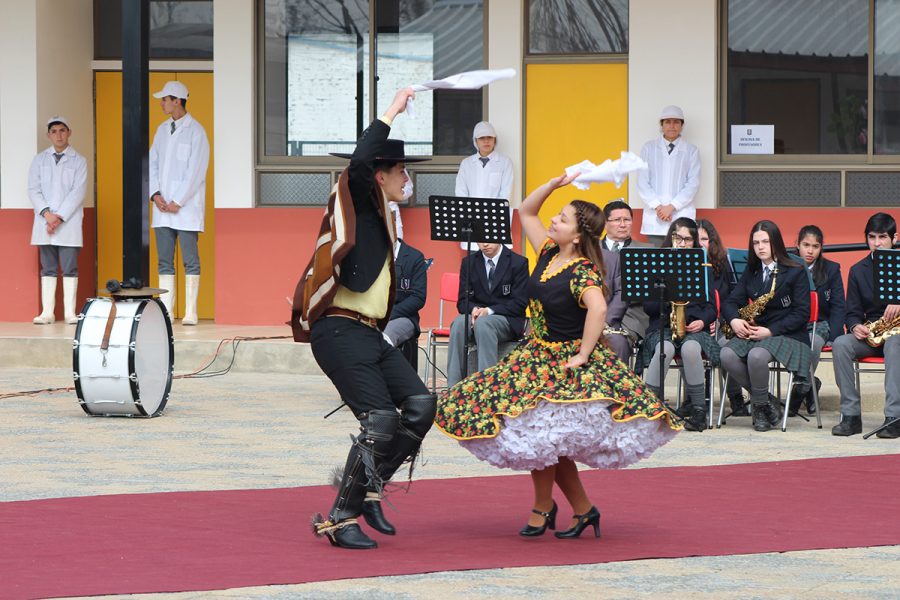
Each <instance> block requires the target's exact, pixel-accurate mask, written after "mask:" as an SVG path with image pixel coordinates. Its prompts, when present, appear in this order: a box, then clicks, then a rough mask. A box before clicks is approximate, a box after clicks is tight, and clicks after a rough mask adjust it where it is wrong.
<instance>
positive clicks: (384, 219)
mask: <svg viewBox="0 0 900 600" xmlns="http://www.w3.org/2000/svg"><path fill="white" fill-rule="evenodd" d="M414 96H415V93H414V92H413V91H412V89H410V88H405V89H402V90H400V91H398V92H397V94H396V95H395V96H394V100H393V102H392V103H391V105H390V106H389V107H388V109H387V111H386V112H385V113H384V115H383V116H382V117H381V118H380V119H376V120H374V121H373V122H372V124H371V125H369V128H368V129H366V130H365V131H364V132H363V134H362V136H361V137H360V138H359V141H358V142H357V145H356V150H355V151H354V152H353V154H352V155H347V154H335V156H340V157H342V158H349V159H350V165H349V166H348V167H347V168H346V169H344V171H343V172H342V173H341V176H340V178H339V180H338V183H337V185H336V186H335V188H334V190H333V191H332V194H331V198H330V199H329V202H328V208H327V209H326V213H325V217H324V219H323V221H322V226H321V229H320V232H319V236H318V242H317V246H316V250H315V253H314V255H313V257H312V259H311V260H310V262H309V265H308V266H307V268H306V271H305V273H304V277H303V279H301V280H300V283H299V284H298V285H297V290H296V292H295V294H294V305H293V307H294V311H293V315H292V318H291V325H292V327H293V330H294V339H295V340H296V341H309V342H310V343H311V344H312V351H313V356H314V357H315V359H316V362H317V363H318V364H319V366H320V367H321V368H322V371H324V372H325V374H326V375H328V377H329V378H330V379H331V381H332V382H333V383H334V385H335V387H336V388H337V390H338V392H339V393H340V395H341V400H343V401H344V402H345V403H346V404H347V406H349V407H350V410H352V411H353V414H354V416H355V417H356V418H357V419H358V420H359V425H360V434H359V436H358V437H356V438H355V439H354V441H353V444H352V446H351V447H350V453H349V455H348V456H347V463H346V466H345V467H344V471H343V474H342V476H341V480H340V484H339V486H338V493H337V497H336V498H335V501H334V504H333V505H332V507H331V511H330V513H329V515H328V517H327V519H326V518H324V517H322V516H321V515H316V517H314V520H313V528H314V531H315V533H316V535H319V536H327V537H328V539H329V541H330V542H331V544H332V545H334V546H339V547H341V548H352V549H368V548H377V547H378V544H377V543H376V542H375V541H374V540H372V539H371V538H369V536H367V535H366V534H365V533H363V531H362V529H360V527H359V525H358V523H357V518H358V517H359V516H360V514H362V516H363V517H364V518H365V520H366V523H368V524H369V525H370V526H371V527H373V528H374V529H375V530H377V531H380V532H381V533H384V534H387V535H393V534H394V533H395V529H394V527H393V526H392V525H391V524H390V523H389V522H388V521H387V520H386V519H385V517H384V514H383V513H382V510H381V502H380V500H381V494H382V488H383V486H384V483H385V482H387V481H388V480H389V479H390V478H391V477H392V476H393V475H394V473H395V472H396V471H397V469H399V468H400V466H401V465H402V464H403V463H404V462H405V461H406V460H410V461H412V460H415V456H416V453H417V452H418V450H419V446H420V445H421V443H422V438H424V436H425V434H426V433H427V432H428V430H429V429H430V428H431V423H432V421H433V420H434V415H435V403H436V398H435V396H433V395H431V394H429V393H428V389H427V388H426V387H425V385H424V384H423V383H422V380H421V379H419V376H418V375H417V374H416V372H415V371H414V370H413V368H412V367H411V366H410V364H409V363H408V362H407V361H406V359H405V358H403V355H402V354H401V353H400V351H399V350H397V349H396V348H394V347H393V346H391V345H390V344H389V343H388V342H387V341H386V340H385V338H384V337H383V336H382V334H381V331H380V329H383V328H384V326H385V325H386V324H387V320H388V317H389V315H390V314H391V306H392V304H393V301H394V291H395V289H396V286H395V284H394V253H393V244H394V241H395V239H396V236H395V233H394V227H393V222H392V218H391V211H390V208H389V207H388V202H389V201H391V200H393V201H400V200H402V199H403V187H404V184H405V183H406V182H407V180H408V177H407V175H406V173H405V171H404V168H405V163H407V162H418V161H422V160H428V159H423V158H418V159H415V158H408V157H406V156H405V155H404V149H403V142H402V141H400V140H390V139H387V136H388V132H389V131H390V128H391V123H392V122H393V119H394V117H396V116H397V115H398V114H399V113H401V112H403V111H404V110H405V108H406V101H407V100H408V99H410V98H413V97H414ZM398 409H399V414H398Z"/></svg>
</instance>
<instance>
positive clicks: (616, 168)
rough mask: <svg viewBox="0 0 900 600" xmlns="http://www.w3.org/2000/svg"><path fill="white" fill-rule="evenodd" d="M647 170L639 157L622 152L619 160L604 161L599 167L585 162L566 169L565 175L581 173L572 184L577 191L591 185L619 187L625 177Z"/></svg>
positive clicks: (631, 153) (645, 164)
mask: <svg viewBox="0 0 900 600" xmlns="http://www.w3.org/2000/svg"><path fill="white" fill-rule="evenodd" d="M647 168H649V167H648V166H647V163H646V162H644V161H643V159H641V157H640V156H638V155H637V154H635V153H633V152H622V156H621V158H618V159H616V160H609V159H606V160H605V161H603V162H602V163H601V164H600V165H595V164H593V163H592V162H590V161H588V160H585V161H582V162H580V163H578V164H577V165H572V166H571V167H568V168H566V174H567V175H571V174H572V173H581V175H579V176H578V177H576V178H575V181H573V182H572V185H574V186H575V187H576V188H578V189H579V190H586V189H588V188H589V187H590V186H591V184H592V183H614V184H616V187H620V186H621V185H622V182H623V181H625V176H626V175H628V174H629V173H633V172H634V171H640V170H642V169H647Z"/></svg>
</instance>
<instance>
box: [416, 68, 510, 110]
mask: <svg viewBox="0 0 900 600" xmlns="http://www.w3.org/2000/svg"><path fill="white" fill-rule="evenodd" d="M515 76H516V70H515V69H493V70H488V69H482V70H480V71H466V72H465V73H457V74H456V75H451V76H450V77H444V78H443V79H436V80H434V81H426V82H425V83H417V84H414V85H412V86H410V87H411V88H412V89H413V90H414V91H416V92H427V91H430V90H477V89H480V88H483V87H484V86H486V85H488V84H489V83H493V82H495V81H498V80H500V79H512V78H513V77H515ZM406 113H407V114H408V115H409V116H410V117H411V118H414V117H415V116H416V113H415V109H414V108H413V102H412V100H407V101H406Z"/></svg>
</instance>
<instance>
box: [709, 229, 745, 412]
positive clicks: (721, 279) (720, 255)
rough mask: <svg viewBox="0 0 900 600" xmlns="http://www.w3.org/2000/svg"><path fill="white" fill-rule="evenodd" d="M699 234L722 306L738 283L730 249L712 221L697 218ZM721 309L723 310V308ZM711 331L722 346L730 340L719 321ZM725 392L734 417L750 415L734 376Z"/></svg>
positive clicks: (713, 284)
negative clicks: (729, 255)
mask: <svg viewBox="0 0 900 600" xmlns="http://www.w3.org/2000/svg"><path fill="white" fill-rule="evenodd" d="M697 235H698V236H699V237H700V245H701V246H703V247H704V248H706V257H707V258H708V259H709V262H710V263H711V264H712V273H711V277H712V287H713V288H714V289H715V290H717V291H718V292H719V305H720V306H721V304H722V302H725V298H727V297H728V295H729V294H730V293H731V290H733V289H734V286H735V285H736V284H737V279H736V277H735V274H734V267H733V266H732V265H731V260H730V259H729V258H728V251H727V250H726V249H725V245H724V244H723V243H722V238H721V237H719V232H718V231H717V230H716V227H715V225H713V224H712V222H711V221H708V220H707V219H697ZM719 310H720V311H721V308H720V309H719ZM709 333H710V335H712V336H713V337H714V338H716V341H718V342H719V345H720V346H724V345H725V342H727V341H728V340H727V339H725V336H724V335H722V332H721V328H720V327H719V323H718V321H717V322H716V323H715V324H714V325H713V326H711V327H710V328H709ZM725 393H726V394H727V395H728V401H729V402H730V403H731V416H732V417H749V416H750V412H749V411H748V410H747V405H746V403H745V400H744V393H743V391H742V390H741V385H740V384H739V383H738V382H737V381H736V380H735V379H734V378H733V377H729V378H728V387H727V388H726V390H725Z"/></svg>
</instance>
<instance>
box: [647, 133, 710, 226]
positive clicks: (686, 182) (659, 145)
mask: <svg viewBox="0 0 900 600" xmlns="http://www.w3.org/2000/svg"><path fill="white" fill-rule="evenodd" d="M674 143H675V148H674V149H673V150H672V153H671V154H669V152H668V144H669V143H668V142H667V141H666V140H665V138H663V137H662V136H660V137H658V138H657V139H655V140H651V141H649V142H647V143H646V144H644V147H643V148H642V149H641V158H643V159H644V160H645V161H646V162H647V165H648V166H649V167H650V168H649V169H646V170H643V171H638V173H637V188H638V193H639V194H640V196H641V200H642V201H643V202H644V217H643V219H642V220H641V233H642V234H644V235H666V233H667V232H668V231H669V225H671V222H669V221H660V220H659V218H658V217H657V216H656V207H657V206H660V205H661V204H671V205H672V206H674V207H675V211H674V212H673V213H672V221H674V220H675V219H678V218H680V217H688V218H689V219H696V218H697V209H696V207H695V206H694V196H695V195H696V194H697V190H698V189H699V188H700V152H699V151H698V150H697V147H696V146H694V145H693V144H690V143H688V142H686V141H684V139H682V138H680V137H679V138H678V139H676V140H675V142H674Z"/></svg>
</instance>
